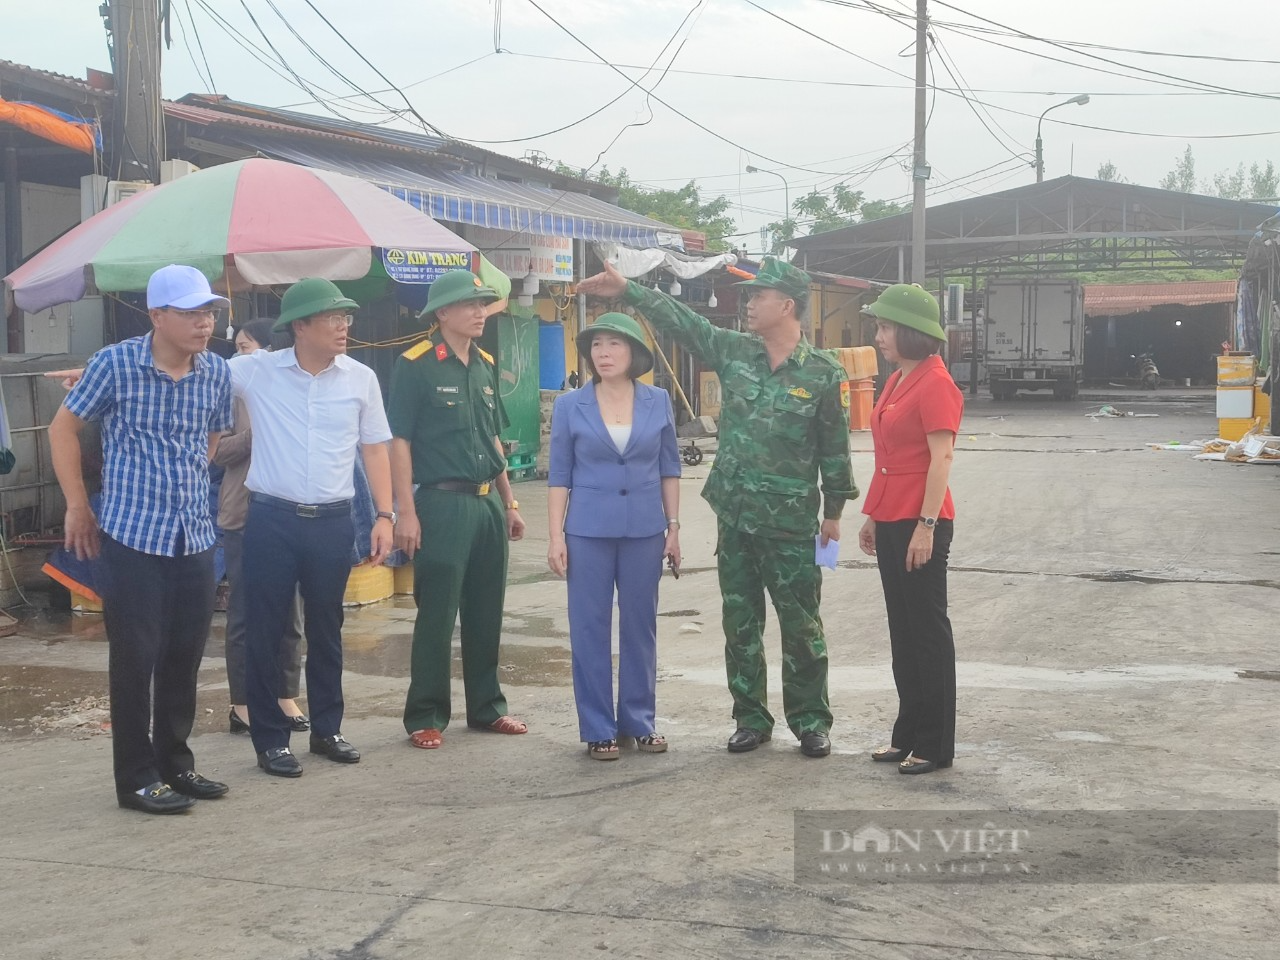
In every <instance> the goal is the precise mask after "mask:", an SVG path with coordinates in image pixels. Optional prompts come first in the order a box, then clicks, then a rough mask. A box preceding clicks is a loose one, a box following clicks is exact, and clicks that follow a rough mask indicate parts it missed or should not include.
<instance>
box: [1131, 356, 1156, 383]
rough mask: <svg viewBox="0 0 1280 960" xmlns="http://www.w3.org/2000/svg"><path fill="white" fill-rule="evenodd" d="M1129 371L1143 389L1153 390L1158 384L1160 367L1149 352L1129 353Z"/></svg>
mask: <svg viewBox="0 0 1280 960" xmlns="http://www.w3.org/2000/svg"><path fill="white" fill-rule="evenodd" d="M1129 360H1130V361H1131V373H1132V376H1133V378H1134V379H1135V380H1137V381H1138V384H1139V385H1140V386H1141V387H1142V389H1143V390H1155V389H1156V388H1157V387H1159V386H1160V369H1159V368H1158V367H1157V366H1156V361H1155V358H1153V357H1152V356H1151V354H1150V353H1140V354H1137V355H1134V354H1130V355H1129Z"/></svg>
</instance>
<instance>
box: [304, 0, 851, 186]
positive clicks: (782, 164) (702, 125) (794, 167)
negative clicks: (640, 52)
mask: <svg viewBox="0 0 1280 960" xmlns="http://www.w3.org/2000/svg"><path fill="white" fill-rule="evenodd" d="M308 2H310V0H308ZM526 2H527V3H528V4H529V5H530V6H531V7H533V8H534V9H535V10H537V11H538V12H539V13H540V14H542V15H543V16H544V17H546V18H547V19H548V20H550V21H551V22H552V23H554V24H555V25H556V26H557V27H558V28H559V29H560V30H561V32H563V33H565V34H566V35H568V36H569V38H570V39H572V40H573V41H574V42H575V43H577V44H578V45H579V46H581V47H582V48H583V49H584V50H586V51H587V52H588V53H590V54H591V55H592V56H593V57H595V58H596V59H597V60H599V61H600V62H601V63H604V64H607V65H608V66H609V68H610V69H611V70H613V71H614V72H615V73H617V74H618V75H619V76H620V77H622V78H623V79H624V80H627V81H630V80H631V78H630V77H628V76H627V75H626V74H625V73H623V71H622V70H620V69H619V68H618V67H616V66H614V65H613V64H612V63H610V62H609V60H608V58H607V57H605V56H603V55H602V54H600V53H598V52H597V51H596V50H595V48H594V47H592V46H591V45H590V44H588V43H587V42H586V41H585V40H583V39H582V38H581V37H579V36H578V35H577V34H575V33H574V32H573V31H572V30H570V29H569V28H568V27H566V26H565V25H564V24H563V23H561V22H560V21H559V20H557V19H556V18H555V17H554V16H552V15H551V14H550V13H548V12H547V11H546V10H545V9H543V8H542V6H541V5H539V4H538V3H537V0H526ZM650 96H651V97H652V99H654V100H656V101H657V102H658V103H660V104H662V105H663V106H664V107H666V108H667V109H668V110H670V111H671V112H672V113H674V114H675V115H676V116H678V117H680V118H681V119H683V120H685V121H687V122H688V123H691V124H693V125H694V126H695V127H697V128H698V129H699V130H701V131H702V132H703V133H706V134H709V135H710V136H712V137H715V138H716V139H717V140H719V141H721V142H722V143H727V144H729V146H731V147H737V148H738V149H739V150H744V151H746V152H747V153H750V154H752V155H754V156H757V157H759V158H760V159H761V160H767V161H768V162H769V163H772V164H776V165H777V166H780V167H787V168H788V169H790V170H804V171H806V172H808V173H821V174H830V173H831V172H832V171H830V170H812V169H810V168H808V167H801V166H797V165H796V164H792V163H787V162H786V161H784V160H779V159H777V158H776V157H771V156H769V155H768V154H765V153H761V152H760V151H759V150H752V149H751V148H750V147H746V146H743V145H742V144H741V143H738V142H737V141H736V140H731V139H730V138H729V137H726V136H724V135H723V134H721V133H717V132H716V131H715V130H712V129H711V128H710V127H708V126H707V125H706V124H705V123H701V122H700V121H698V120H695V119H694V118H693V117H691V116H689V115H688V114H687V113H685V112H684V111H683V110H680V109H679V108H677V107H675V106H673V105H672V104H671V103H670V102H668V101H666V100H664V99H662V98H661V97H659V96H658V95H657V94H656V93H654V94H650Z"/></svg>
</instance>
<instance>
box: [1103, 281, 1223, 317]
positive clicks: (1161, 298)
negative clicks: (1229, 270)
mask: <svg viewBox="0 0 1280 960" xmlns="http://www.w3.org/2000/svg"><path fill="white" fill-rule="evenodd" d="M1235 302H1236V281H1234V280H1191V281H1187V282H1184V283H1090V284H1086V286H1085V288H1084V312H1085V315H1086V316H1090V317H1115V316H1121V315H1123V314H1126V313H1141V312H1142V311H1144V310H1150V309H1151V308H1152V307H1162V306H1166V305H1169V304H1176V305H1178V306H1184V307H1199V306H1204V305H1205V304H1210V303H1235Z"/></svg>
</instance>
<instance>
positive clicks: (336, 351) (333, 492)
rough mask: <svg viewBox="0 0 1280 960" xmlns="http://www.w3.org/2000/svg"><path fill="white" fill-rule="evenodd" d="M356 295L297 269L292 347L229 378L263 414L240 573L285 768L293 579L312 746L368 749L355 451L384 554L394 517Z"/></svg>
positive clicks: (248, 638)
mask: <svg viewBox="0 0 1280 960" xmlns="http://www.w3.org/2000/svg"><path fill="white" fill-rule="evenodd" d="M358 306H359V305H358V304H357V303H356V302H355V301H354V300H350V299H347V298H346V297H344V296H343V295H342V292H341V291H340V290H339V289H338V288H337V287H336V286H335V285H334V284H333V283H331V282H329V281H328V280H323V279H317V278H310V279H306V280H300V281H299V282H297V283H295V284H294V285H293V286H292V287H290V288H289V289H288V291H286V293H285V295H284V298H283V299H282V300H281V302H280V319H279V320H278V321H277V322H276V324H275V328H274V329H275V331H276V332H281V331H291V332H292V334H293V338H294V346H293V347H292V348H290V349H287V350H278V351H276V352H274V353H268V352H267V351H265V350H260V351H258V352H257V353H253V354H250V355H248V356H244V357H236V358H234V359H233V360H232V361H231V381H232V389H233V391H234V393H235V395H236V396H237V397H241V398H243V400H244V402H245V405H246V406H247V407H248V410H249V416H250V419H251V420H252V421H253V450H252V460H251V465H250V467H249V475H248V478H247V479H246V481H245V486H247V487H248V488H249V491H250V493H249V516H248V520H247V522H246V523H245V532H244V574H243V583H244V589H245V601H246V610H247V614H248V624H247V628H246V632H245V655H246V671H245V673H246V686H247V694H248V706H249V716H251V717H252V718H253V723H252V726H251V730H250V736H251V737H252V738H253V746H254V749H255V750H256V751H257V754H258V766H259V767H261V768H262V769H263V770H264V771H265V772H267V773H269V774H271V775H273V776H277V777H299V776H301V775H302V765H301V764H300V763H298V760H297V758H296V757H295V756H294V755H293V753H292V751H291V750H290V749H289V733H290V729H291V724H290V722H289V719H288V718H287V717H286V716H285V715H284V712H283V711H282V710H281V709H280V705H279V702H278V700H277V697H278V695H279V691H280V689H281V682H282V674H281V671H282V666H281V661H280V650H279V647H280V638H281V636H283V634H284V630H285V626H286V621H287V620H288V618H289V611H290V606H291V604H292V601H293V595H294V590H295V589H300V590H301V593H302V602H303V608H304V611H305V613H306V637H307V659H306V676H307V706H308V710H309V712H310V714H311V743H310V748H311V752H312V753H317V754H321V755H323V756H326V757H328V758H329V759H330V760H334V761H337V762H339V763H356V762H358V761H359V759H360V754H359V752H358V751H357V750H356V749H355V747H353V746H352V745H351V744H350V743H348V742H347V741H346V739H345V738H344V737H343V736H342V713H343V698H342V620H343V612H342V598H343V594H344V593H345V591H346V586H347V577H348V575H349V574H350V573H351V543H352V540H353V539H354V537H355V533H354V529H353V526H352V520H351V501H352V497H353V496H354V495H355V488H354V483H353V471H354V468H355V457H356V451H357V449H358V450H359V452H360V454H361V456H362V457H363V459H364V466H365V471H366V472H367V473H368V476H369V487H370V489H371V490H372V492H373V499H374V505H375V507H376V508H377V511H378V519H377V521H376V522H375V523H374V526H373V535H372V537H371V538H370V540H371V542H370V545H369V553H370V558H371V559H372V561H373V563H375V564H378V563H381V562H382V561H383V559H384V558H385V557H386V555H387V553H389V552H390V550H391V548H392V535H393V530H394V526H395V514H394V513H392V510H391V507H392V499H391V465H390V456H389V452H388V448H387V442H388V441H389V440H390V439H391V431H390V429H389V428H388V426H387V416H386V412H385V411H384V409H383V405H382V393H381V391H380V390H379V388H378V380H377V377H376V376H375V375H374V373H373V371H372V370H370V369H369V368H368V367H366V366H365V365H364V364H362V363H359V362H358V361H356V360H353V359H351V358H350V357H348V356H346V350H347V328H348V327H349V326H350V324H351V322H352V316H351V314H350V311H351V310H353V309H356V308H357V307H358Z"/></svg>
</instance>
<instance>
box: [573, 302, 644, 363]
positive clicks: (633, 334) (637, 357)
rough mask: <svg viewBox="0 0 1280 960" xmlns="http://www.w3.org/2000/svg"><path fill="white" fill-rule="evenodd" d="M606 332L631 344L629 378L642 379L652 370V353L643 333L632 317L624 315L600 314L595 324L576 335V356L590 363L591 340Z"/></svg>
mask: <svg viewBox="0 0 1280 960" xmlns="http://www.w3.org/2000/svg"><path fill="white" fill-rule="evenodd" d="M605 330H608V331H609V332H610V333H616V334H619V335H620V336H623V337H626V338H627V340H629V341H630V342H631V371H630V373H631V377H632V379H635V378H636V377H643V376H644V375H645V374H646V373H648V372H649V371H650V370H652V369H653V351H652V350H650V349H649V345H648V344H647V343H645V341H644V331H642V330H641V329H640V324H638V323H636V321H635V318H634V317H628V316H627V315H626V314H625V313H602V314H601V315H600V316H598V317H596V321H595V323H593V324H591V326H589V327H587V329H585V330H583V331H582V332H581V333H580V334H578V356H580V357H584V358H586V360H587V362H588V363H590V362H591V340H592V338H593V337H594V336H595V335H596V334H597V333H602V332H604V331H605Z"/></svg>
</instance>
